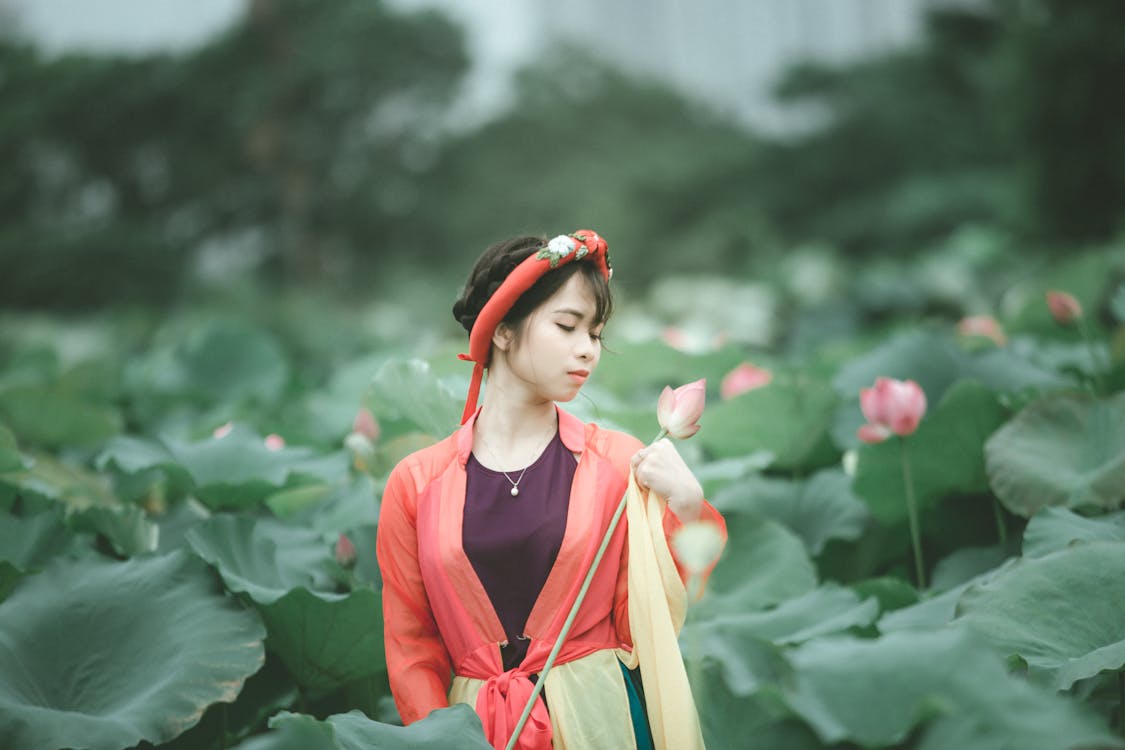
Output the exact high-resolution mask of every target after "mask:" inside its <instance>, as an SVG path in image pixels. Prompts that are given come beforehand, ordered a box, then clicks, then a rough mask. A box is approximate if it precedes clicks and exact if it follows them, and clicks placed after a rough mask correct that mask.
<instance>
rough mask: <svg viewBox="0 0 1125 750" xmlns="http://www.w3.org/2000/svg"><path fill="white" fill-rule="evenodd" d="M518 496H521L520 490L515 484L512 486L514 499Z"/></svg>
mask: <svg viewBox="0 0 1125 750" xmlns="http://www.w3.org/2000/svg"><path fill="white" fill-rule="evenodd" d="M518 494H520V488H519V487H517V486H516V485H514V484H513V485H512V497H515V496H516V495H518Z"/></svg>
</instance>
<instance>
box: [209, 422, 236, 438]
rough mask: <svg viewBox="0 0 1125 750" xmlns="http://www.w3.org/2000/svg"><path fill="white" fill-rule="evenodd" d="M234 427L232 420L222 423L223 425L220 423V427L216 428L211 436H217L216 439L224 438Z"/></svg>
mask: <svg viewBox="0 0 1125 750" xmlns="http://www.w3.org/2000/svg"><path fill="white" fill-rule="evenodd" d="M233 429H234V425H233V424H231V423H230V422H227V423H226V424H221V425H219V426H218V427H216V428H215V431H214V432H212V433H211V437H213V438H215V439H216V440H222V439H223V438H225V437H226V436H227V435H229V434H230V431H231V430H233Z"/></svg>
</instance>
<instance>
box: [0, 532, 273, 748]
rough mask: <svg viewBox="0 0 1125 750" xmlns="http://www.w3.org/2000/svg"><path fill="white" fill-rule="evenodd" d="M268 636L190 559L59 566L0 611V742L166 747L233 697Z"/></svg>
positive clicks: (23, 587)
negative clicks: (212, 707) (145, 743)
mask: <svg viewBox="0 0 1125 750" xmlns="http://www.w3.org/2000/svg"><path fill="white" fill-rule="evenodd" d="M264 637H265V629H264V628H263V627H262V623H261V621H260V620H259V618H258V616H257V615H256V614H254V613H253V612H252V611H250V610H248V609H246V608H244V607H241V606H239V605H238V603H237V602H235V601H234V600H232V599H230V598H229V597H226V596H224V595H223V594H222V593H221V592H220V591H218V590H217V589H216V587H215V584H214V580H213V578H212V576H211V574H210V573H209V571H208V570H207V568H206V567H205V566H204V565H203V564H202V563H201V562H199V560H197V559H196V558H194V557H193V556H191V555H186V554H184V553H181V552H176V553H172V554H170V555H167V556H164V557H148V558H137V559H133V560H129V561H126V562H107V561H100V562H99V561H94V560H83V561H82V562H81V563H70V562H64V561H59V562H56V563H55V564H52V565H51V566H49V567H48V568H47V569H46V570H44V572H42V573H39V574H37V575H34V576H31V577H29V578H27V579H25V580H24V581H23V582H22V583H21V584H20V585H19V586H18V588H17V589H16V590H15V591H14V592H13V593H12V594H11V595H10V596H9V597H8V599H7V600H6V601H5V602H4V603H3V604H0V674H3V675H4V680H2V681H0V746H3V747H12V748H16V747H19V748H37V749H42V750H52V749H53V748H64V747H81V748H91V749H92V750H119V749H120V748H123V747H131V746H133V745H136V744H137V743H139V742H141V741H148V742H153V743H160V742H164V741H167V740H170V739H172V738H173V737H175V736H177V735H179V734H180V733H181V732H183V731H184V730H186V729H187V728H189V727H191V726H192V725H194V724H195V723H196V722H198V721H199V719H200V717H201V716H202V715H203V712H204V710H205V709H206V708H207V706H209V705H211V704H212V703H216V702H220V701H224V702H229V701H233V700H234V699H235V697H236V696H237V695H238V693H239V691H240V690H241V688H242V684H243V682H244V681H245V680H246V678H247V677H249V676H250V675H251V674H253V673H254V672H255V671H257V670H258V668H259V667H261V665H262V661H263V656H264V650H263V645H262V640H263V638H264Z"/></svg>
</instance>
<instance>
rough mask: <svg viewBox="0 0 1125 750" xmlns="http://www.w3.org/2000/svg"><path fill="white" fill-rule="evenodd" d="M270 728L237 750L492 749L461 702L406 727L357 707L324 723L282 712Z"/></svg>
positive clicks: (271, 721)
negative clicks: (265, 733)
mask: <svg viewBox="0 0 1125 750" xmlns="http://www.w3.org/2000/svg"><path fill="white" fill-rule="evenodd" d="M269 726H270V732H269V733H268V734H267V735H265V736H262V737H254V738H251V739H249V740H247V741H245V742H243V743H241V744H240V745H238V746H237V747H235V748H234V749H233V750H371V749H372V748H378V750H445V749H446V748H452V747H456V748H457V749H458V750H490V748H491V745H489V744H488V741H487V740H485V738H484V731H483V729H482V727H481V723H480V718H479V717H477V714H476V712H475V711H473V709H472V708H470V707H469V706H467V705H465V704H463V703H459V704H456V705H453V706H450V707H449V708H441V709H438V710H436V711H433V712H432V713H430V715H429V716H427V717H426V718H424V719H422V720H420V721H416V722H414V723H413V724H411V725H410V726H408V727H399V726H394V725H392V724H383V723H380V722H377V721H372V720H371V719H369V718H367V717H366V716H364V715H363V714H362V713H361V712H359V711H349V712H348V713H346V714H335V715H333V716H329V717H328V718H327V719H325V720H324V721H318V720H317V719H315V718H314V717H312V716H308V715H305V714H294V713H289V712H282V713H279V714H278V715H277V716H274V717H273V718H272V719H270V724H269Z"/></svg>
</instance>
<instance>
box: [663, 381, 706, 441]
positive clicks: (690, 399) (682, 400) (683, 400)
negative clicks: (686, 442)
mask: <svg viewBox="0 0 1125 750" xmlns="http://www.w3.org/2000/svg"><path fill="white" fill-rule="evenodd" d="M706 398H707V381H706V380H705V379H700V380H696V381H695V382H694V383H688V384H687V385H681V386H680V387H679V388H677V389H676V390H672V389H671V388H670V387H669V386H665V387H664V390H663V391H662V392H661V394H660V399H659V400H658V401H657V402H656V421H657V422H659V423H660V427H661V429H663V430H664V431H665V432H667V433H668V434H669V435H670V436H671V437H674V438H679V439H681V440H682V439H684V438H689V437H691V436H692V435H694V434H695V433H697V432H699V424H698V422H699V418H700V417H701V416H702V415H703V406H704V404H705V402H706Z"/></svg>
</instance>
